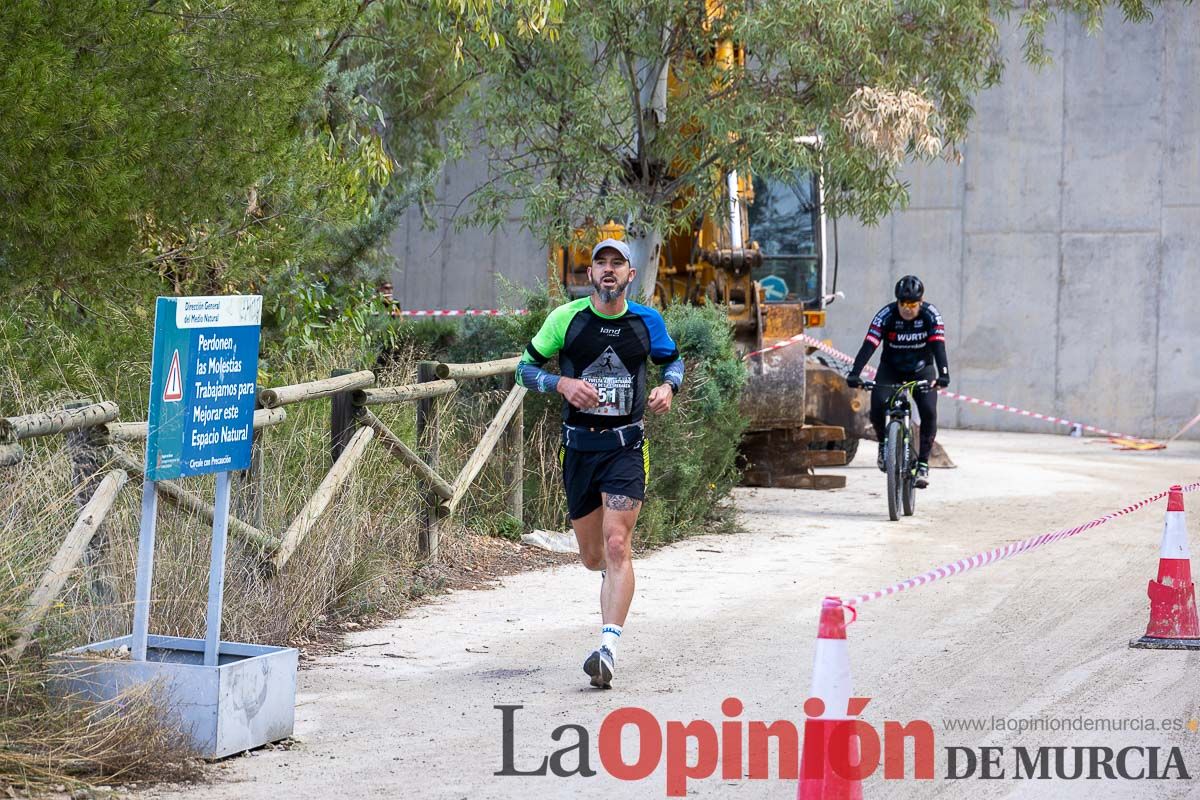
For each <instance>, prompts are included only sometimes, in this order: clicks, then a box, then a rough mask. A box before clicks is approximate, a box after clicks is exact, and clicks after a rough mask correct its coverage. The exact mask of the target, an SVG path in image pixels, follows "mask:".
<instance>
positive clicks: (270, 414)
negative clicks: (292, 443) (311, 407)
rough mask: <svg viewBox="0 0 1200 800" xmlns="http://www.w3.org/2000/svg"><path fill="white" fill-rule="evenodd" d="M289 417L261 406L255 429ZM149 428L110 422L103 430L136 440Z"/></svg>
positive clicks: (114, 437)
mask: <svg viewBox="0 0 1200 800" xmlns="http://www.w3.org/2000/svg"><path fill="white" fill-rule="evenodd" d="M286 419H287V411H286V410H284V409H282V408H260V409H259V410H258V411H255V412H254V430H259V429H260V428H266V427H270V426H271V425H278V424H279V423H281V422H283V421H284V420H286ZM148 430H149V423H146V422H109V423H107V424H106V425H104V427H103V429H102V431H103V433H104V434H105V435H106V436H108V438H109V440H110V441H113V442H136V441H138V440H139V439H145V438H146V433H147V431H148Z"/></svg>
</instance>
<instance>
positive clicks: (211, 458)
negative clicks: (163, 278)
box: [146, 295, 262, 481]
mask: <svg viewBox="0 0 1200 800" xmlns="http://www.w3.org/2000/svg"><path fill="white" fill-rule="evenodd" d="M261 317H262V297H261V296H259V295H231V296H224V297H160V298H158V307H157V310H156V314H155V318H154V356H153V359H152V364H151V377H150V414H149V435H148V436H147V437H146V476H147V477H148V478H149V479H150V480H155V481H156V480H165V479H169V478H180V477H184V476H187V475H201V474H203V473H206V472H226V471H230V470H238V469H246V468H247V467H249V466H250V443H251V436H252V434H253V429H254V398H255V396H256V394H257V389H258V387H257V376H258V337H259V322H260V320H261Z"/></svg>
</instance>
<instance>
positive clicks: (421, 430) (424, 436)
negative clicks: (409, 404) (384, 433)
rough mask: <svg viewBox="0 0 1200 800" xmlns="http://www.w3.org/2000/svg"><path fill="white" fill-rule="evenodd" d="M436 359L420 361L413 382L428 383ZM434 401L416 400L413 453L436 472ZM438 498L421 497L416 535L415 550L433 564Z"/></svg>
mask: <svg viewBox="0 0 1200 800" xmlns="http://www.w3.org/2000/svg"><path fill="white" fill-rule="evenodd" d="M437 365H438V362H436V361H421V362H419V363H418V364H417V382H418V383H428V382H430V381H435V380H437V379H438V377H437ZM437 404H438V400H437V398H436V397H426V398H423V399H421V400H418V401H417V454H418V455H419V456H420V457H421V459H422V460H423V461H424V462H425V463H426V464H428V465H429V468H430V469H432V470H434V471H435V472H436V471H437V468H438V439H439V434H440V430H439V428H440V424H439V420H438V407H437ZM441 504H442V503H441V499H440V498H439V497H438V496H437V494H436V493H435V492H433V491H429V492H428V493H427V494H426V498H425V520H424V524H423V525H422V526H421V531H420V533H419V534H418V537H417V550H418V552H419V553H420V555H421V556H422V557H423V558H425V559H426V560H428V561H430V562H433V563H436V562H437V560H438V539H439V538H440V536H441V532H442V528H443V527H444V522H443V518H442V517H441V516H439V514H438V510H439V507H440V506H441Z"/></svg>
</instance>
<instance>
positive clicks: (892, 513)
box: [884, 421, 904, 521]
mask: <svg viewBox="0 0 1200 800" xmlns="http://www.w3.org/2000/svg"><path fill="white" fill-rule="evenodd" d="M903 446H904V432H903V431H902V430H901V429H900V423H899V422H895V421H893V422H889V423H888V426H887V445H886V449H885V450H884V461H885V464H886V466H887V469H886V470H885V471H886V472H887V498H888V518H889V519H891V520H893V521H894V520H898V519H900V511H901V505H902V500H901V495H902V494H903V493H904V476H903V475H902V474H901V470H902V469H903V468H904V456H903V454H902V453H901V452H900V448H901V447H903Z"/></svg>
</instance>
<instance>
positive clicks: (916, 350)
mask: <svg viewBox="0 0 1200 800" xmlns="http://www.w3.org/2000/svg"><path fill="white" fill-rule="evenodd" d="M880 344H882V345H883V353H882V354H881V355H880V356H879V363H880V365H881V366H882V365H887V366H888V367H890V368H891V369H892V370H893V371H895V372H896V373H898V374H901V375H912V374H915V373H916V372H918V371H919V370H920V369H921V368H922V367H923V366H928V365H930V364H931V363H936V364H937V374H938V375H939V376H945V377H947V378H948V377H949V374H950V372H949V366H948V364H947V360H946V326H945V325H944V324H943V322H942V315H941V313H939V312H938V310H937V308H936V307H935V306H934V305H933V304H932V303H922V304H921V310H920V311H919V312H917V316H915V317H914V318H912V319H911V320H906V319H904V318H903V317H901V316H900V309H899V307H898V305H897V304H896V303H888V304H887V305H886V306H884V307H883V308H881V309H879V312H878V313H877V314H876V315H875V318H874V319H872V320H871V326H870V327H869V328H868V329H867V335H866V338H865V340H864V341H863V344H862V348H861V349H859V351H858V356H857V357H856V358H855V359H854V367H853V368H852V369H851V373H852V374H854V375H857V374H859V373H860V372H862V368H863V367H865V366H866V365H867V362H868V361H870V360H871V354H872V353H874V352H875V348H877V347H879V345H880Z"/></svg>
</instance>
